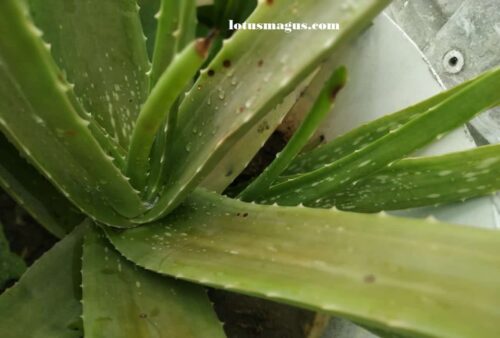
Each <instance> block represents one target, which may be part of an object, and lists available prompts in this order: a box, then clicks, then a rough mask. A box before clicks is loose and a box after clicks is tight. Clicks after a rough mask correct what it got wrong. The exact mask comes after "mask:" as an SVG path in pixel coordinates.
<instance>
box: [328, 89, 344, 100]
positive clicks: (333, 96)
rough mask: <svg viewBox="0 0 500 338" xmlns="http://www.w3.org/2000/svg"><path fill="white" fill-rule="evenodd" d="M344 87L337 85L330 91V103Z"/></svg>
mask: <svg viewBox="0 0 500 338" xmlns="http://www.w3.org/2000/svg"><path fill="white" fill-rule="evenodd" d="M343 87H344V86H343V85H338V86H336V87H335V88H333V89H332V91H331V93H330V100H331V101H334V100H335V98H336V97H337V94H338V93H339V92H340V90H341V89H342V88H343Z"/></svg>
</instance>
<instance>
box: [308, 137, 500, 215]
mask: <svg viewBox="0 0 500 338" xmlns="http://www.w3.org/2000/svg"><path fill="white" fill-rule="evenodd" d="M496 191H500V146H499V145H491V146H484V147H480V148H476V149H473V150H469V151H464V152H458V153H452V154H447V155H442V156H435V157H423V158H411V159H404V160H401V161H399V162H397V163H396V164H394V165H393V166H391V167H389V168H387V169H384V170H381V171H380V172H378V173H376V174H374V175H372V176H369V177H367V178H366V179H363V180H361V181H359V182H358V183H357V184H356V185H353V186H349V187H347V188H346V189H343V190H342V191H341V192H336V193H334V194H333V195H332V196H330V197H327V198H324V199H321V200H320V201H318V202H317V203H316V205H315V206H316V207H332V206H334V205H335V206H336V207H337V208H339V209H342V210H349V211H356V212H376V211H381V210H400V209H407V208H415V207H422V206H427V205H437V204H445V203H452V202H460V201H464V200H466V199H470V198H474V197H479V196H485V195H489V194H491V193H494V192H496Z"/></svg>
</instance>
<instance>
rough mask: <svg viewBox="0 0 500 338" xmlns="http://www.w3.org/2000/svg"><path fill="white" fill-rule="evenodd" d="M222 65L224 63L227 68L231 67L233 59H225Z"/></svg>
mask: <svg viewBox="0 0 500 338" xmlns="http://www.w3.org/2000/svg"><path fill="white" fill-rule="evenodd" d="M222 65H223V66H224V67H226V68H229V67H231V60H227V59H226V60H224V61H223V62H222Z"/></svg>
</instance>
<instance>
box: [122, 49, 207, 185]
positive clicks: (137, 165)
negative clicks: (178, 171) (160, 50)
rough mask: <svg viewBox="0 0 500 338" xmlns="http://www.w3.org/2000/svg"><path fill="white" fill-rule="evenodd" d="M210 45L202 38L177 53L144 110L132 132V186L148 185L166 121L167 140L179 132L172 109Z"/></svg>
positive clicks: (129, 169)
mask: <svg viewBox="0 0 500 338" xmlns="http://www.w3.org/2000/svg"><path fill="white" fill-rule="evenodd" d="M209 46H210V41H209V40H208V39H198V40H196V41H193V42H192V43H190V44H189V45H188V46H187V47H186V48H185V49H184V50H183V51H182V52H181V53H180V54H178V55H176V57H175V58H174V60H173V61H172V63H171V64H170V65H169V66H168V68H167V69H166V70H165V72H163V74H162V75H161V77H160V79H159V80H158V83H157V84H156V85H155V87H154V88H153V91H152V92H151V94H150V95H149V97H148V99H147V100H146V102H145V103H144V106H143V107H142V109H141V113H140V114H139V117H138V119H137V124H136V127H135V128H134V133H133V135H132V140H131V143H130V150H129V154H128V158H127V168H126V172H127V174H128V175H129V177H130V180H131V183H132V185H133V186H134V187H136V188H137V189H139V190H143V189H144V188H145V186H146V182H147V173H148V171H149V158H150V156H149V155H150V153H151V149H152V148H153V144H154V140H155V137H156V135H157V133H158V131H159V130H160V127H161V126H162V124H163V122H164V121H168V123H167V125H166V126H165V127H166V128H168V129H169V130H166V131H165V132H166V133H167V135H166V139H167V140H168V133H172V132H175V125H172V124H173V123H171V122H172V121H171V119H170V115H171V114H176V113H177V112H175V111H172V107H173V105H174V103H175V101H176V100H177V98H178V97H179V95H180V94H181V92H182V90H183V89H184V88H185V86H186V85H187V84H188V83H189V81H190V80H191V79H192V78H193V77H194V75H196V73H197V72H198V69H199V67H200V66H201V64H202V63H203V60H204V59H205V57H206V56H207V51H208V48H209ZM174 121H175V119H174ZM170 129H174V131H171V130H170ZM173 163H175V162H173ZM173 163H167V164H170V165H172V164H173Z"/></svg>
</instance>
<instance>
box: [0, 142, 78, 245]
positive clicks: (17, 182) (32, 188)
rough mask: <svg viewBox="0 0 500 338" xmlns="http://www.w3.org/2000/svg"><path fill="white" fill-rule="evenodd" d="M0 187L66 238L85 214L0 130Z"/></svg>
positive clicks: (51, 230) (44, 224) (40, 220)
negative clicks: (24, 157)
mask: <svg viewBox="0 0 500 338" xmlns="http://www.w3.org/2000/svg"><path fill="white" fill-rule="evenodd" d="M0 158H1V159H2V160H1V161H0V187H2V189H4V190H5V191H6V192H7V193H8V194H9V195H10V196H11V197H12V198H14V199H15V200H16V202H17V203H18V204H19V205H21V206H22V207H23V208H24V209H25V210H26V211H27V212H28V213H29V214H30V215H31V216H32V217H33V218H34V219H36V220H37V222H38V223H40V224H41V225H42V226H43V227H45V229H47V230H48V231H50V232H51V233H52V234H53V235H55V236H57V237H59V238H62V237H63V236H64V235H66V234H67V233H69V232H71V230H73V229H74V227H75V226H77V225H78V224H80V223H81V222H82V221H83V217H84V216H83V215H82V214H81V213H80V212H79V211H78V209H77V208H76V207H75V206H73V205H72V204H71V203H70V202H69V201H68V199H66V198H65V197H64V196H63V195H62V194H61V193H60V192H59V191H58V190H57V189H56V188H55V187H54V186H53V185H52V184H51V183H50V182H49V181H47V179H45V177H43V176H42V175H40V173H39V172H38V171H37V170H36V169H35V168H33V167H32V166H31V165H30V164H29V163H28V162H26V160H24V159H23V158H21V156H20V155H19V151H18V150H17V149H16V148H14V146H13V145H11V144H10V143H9V141H7V139H6V138H5V137H4V136H3V135H2V134H0Z"/></svg>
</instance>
